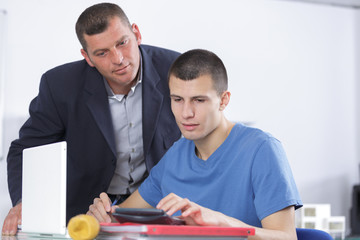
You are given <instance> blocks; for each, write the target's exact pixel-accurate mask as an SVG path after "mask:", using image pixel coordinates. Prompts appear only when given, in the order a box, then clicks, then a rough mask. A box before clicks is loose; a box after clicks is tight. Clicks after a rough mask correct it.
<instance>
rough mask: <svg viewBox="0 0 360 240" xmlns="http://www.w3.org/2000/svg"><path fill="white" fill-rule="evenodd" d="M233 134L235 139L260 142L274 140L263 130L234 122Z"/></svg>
mask: <svg viewBox="0 0 360 240" xmlns="http://www.w3.org/2000/svg"><path fill="white" fill-rule="evenodd" d="M233 130H234V133H235V134H234V136H235V138H237V140H239V138H240V139H243V140H244V141H246V142H249V141H252V142H253V143H254V142H257V143H261V142H263V141H267V140H273V139H274V140H276V139H275V138H274V137H273V136H272V135H271V134H270V133H268V132H266V131H263V130H261V129H259V128H256V127H251V126H247V125H244V124H242V123H237V124H235V126H234V128H233Z"/></svg>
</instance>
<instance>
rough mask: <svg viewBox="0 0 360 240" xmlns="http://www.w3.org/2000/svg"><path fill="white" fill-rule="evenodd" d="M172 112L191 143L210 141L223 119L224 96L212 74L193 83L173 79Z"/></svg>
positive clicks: (170, 80) (171, 89) (171, 77)
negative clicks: (215, 85)
mask: <svg viewBox="0 0 360 240" xmlns="http://www.w3.org/2000/svg"><path fill="white" fill-rule="evenodd" d="M169 87H170V97H171V109H172V112H173V114H174V116H175V119H176V122H177V124H178V126H179V128H180V131H181V133H182V134H183V136H184V137H185V138H187V139H189V140H193V141H202V140H207V139H208V138H209V137H210V136H211V134H212V133H213V132H215V131H216V129H217V127H218V126H219V124H220V121H221V119H222V116H223V115H222V109H223V108H222V107H221V96H219V95H218V93H217V92H216V90H215V89H214V87H213V81H212V79H211V76H210V75H203V76H200V77H198V78H196V79H193V80H187V81H184V80H181V79H179V78H176V77H174V76H173V75H171V76H170V79H169Z"/></svg>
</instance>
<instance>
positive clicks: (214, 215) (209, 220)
mask: <svg viewBox="0 0 360 240" xmlns="http://www.w3.org/2000/svg"><path fill="white" fill-rule="evenodd" d="M156 208H159V209H162V210H164V211H165V212H167V214H168V215H173V214H174V213H175V212H177V211H179V210H181V212H182V214H181V217H182V218H183V219H184V220H185V222H186V224H187V225H201V226H223V225H224V224H223V220H224V217H225V216H224V215H223V214H222V213H220V212H216V211H213V210H211V209H208V208H205V207H202V206H200V205H198V204H196V203H194V202H191V201H190V200H189V199H186V198H181V197H179V196H177V195H176V194H174V193H170V194H169V195H167V196H166V197H164V198H163V199H161V201H160V202H159V203H158V205H157V206H156Z"/></svg>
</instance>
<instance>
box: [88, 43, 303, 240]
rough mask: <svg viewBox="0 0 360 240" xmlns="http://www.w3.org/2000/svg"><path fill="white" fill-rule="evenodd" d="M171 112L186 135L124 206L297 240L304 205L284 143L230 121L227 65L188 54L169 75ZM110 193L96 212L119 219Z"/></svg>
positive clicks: (94, 208) (189, 221) (96, 205)
mask: <svg viewBox="0 0 360 240" xmlns="http://www.w3.org/2000/svg"><path fill="white" fill-rule="evenodd" d="M169 87H170V97H171V109H172V112H173V113H174V116H175V119H176V122H177V124H178V126H179V128H180V130H181V132H182V134H183V136H184V138H182V139H180V140H179V141H177V142H176V143H175V144H174V145H173V146H172V147H171V148H170V149H169V150H168V151H167V153H166V154H165V155H164V157H163V158H162V159H161V161H160V162H159V163H158V164H157V165H156V166H155V167H154V168H153V169H152V170H151V172H150V176H149V177H148V178H147V179H146V180H145V181H144V182H143V183H142V185H141V186H140V187H139V189H138V190H137V191H135V192H134V193H133V194H132V195H131V196H130V197H129V198H128V199H127V200H126V201H125V202H123V203H122V204H120V205H119V206H120V207H132V208H133V207H135V208H152V207H156V208H159V209H163V210H164V211H166V212H167V213H168V214H169V215H172V214H174V213H175V212H177V211H179V210H181V216H182V217H183V218H184V220H185V221H186V224H190V225H216V226H236V227H256V230H255V232H256V235H255V236H254V239H277V240H279V239H296V232H295V223H294V212H295V209H296V208H299V207H301V204H302V203H301V200H300V197H299V193H298V191H297V188H296V185H295V182H294V179H293V176H292V173H291V169H290V166H289V164H288V161H287V158H286V155H285V152H284V150H283V148H282V146H281V144H280V142H279V141H278V140H277V139H275V138H274V137H272V136H271V135H270V134H268V133H265V132H263V131H261V130H259V129H255V128H250V127H247V126H244V125H242V124H240V123H236V124H235V123H233V122H230V121H229V120H227V119H226V118H225V116H224V114H223V111H224V109H225V108H226V106H227V104H228V103H229V100H230V92H229V91H227V74H226V69H225V67H224V65H223V63H222V61H221V60H220V59H219V58H218V57H217V56H216V55H215V54H213V53H211V52H208V51H205V50H192V51H189V52H186V53H184V54H182V55H181V56H180V57H179V58H177V60H176V61H175V62H174V63H173V65H172V67H171V68H170V72H169ZM109 211H114V208H111V207H110V201H109V198H108V197H107V195H106V194H105V193H102V194H101V195H100V198H97V199H95V200H94V204H93V205H91V206H90V207H89V211H88V214H89V215H93V216H95V217H96V218H97V219H98V220H99V221H101V222H104V221H105V222H109V221H111V219H110V217H109V216H108V214H107V212H109Z"/></svg>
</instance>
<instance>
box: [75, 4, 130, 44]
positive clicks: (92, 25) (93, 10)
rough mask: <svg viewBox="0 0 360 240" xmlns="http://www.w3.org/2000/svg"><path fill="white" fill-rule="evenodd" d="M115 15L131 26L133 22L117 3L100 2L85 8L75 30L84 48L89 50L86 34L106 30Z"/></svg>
mask: <svg viewBox="0 0 360 240" xmlns="http://www.w3.org/2000/svg"><path fill="white" fill-rule="evenodd" d="M113 17H118V18H120V20H121V22H122V23H123V24H124V25H125V26H126V25H127V26H128V27H129V28H131V24H130V22H129V19H128V17H127V16H126V14H125V12H124V11H123V10H122V9H121V8H120V7H119V6H118V5H116V4H113V3H99V4H95V5H93V6H91V7H88V8H87V9H85V10H84V11H83V12H82V13H81V15H80V16H79V18H78V20H77V22H76V26H75V30H76V35H77V37H78V39H79V41H80V43H81V46H82V48H83V49H84V50H85V51H87V49H86V47H87V45H86V41H85V38H84V34H87V35H94V34H99V33H102V32H104V31H105V30H106V29H107V28H108V25H109V20H110V19H111V18H113Z"/></svg>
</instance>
